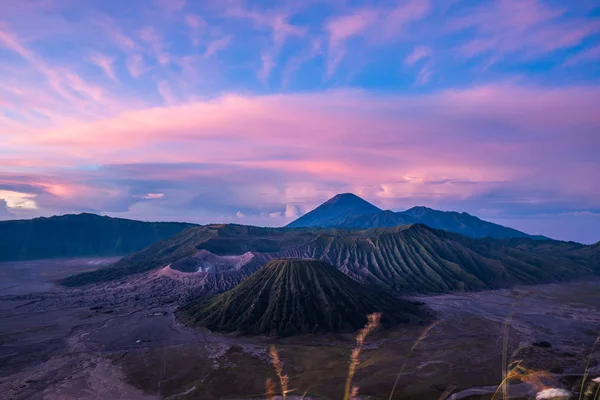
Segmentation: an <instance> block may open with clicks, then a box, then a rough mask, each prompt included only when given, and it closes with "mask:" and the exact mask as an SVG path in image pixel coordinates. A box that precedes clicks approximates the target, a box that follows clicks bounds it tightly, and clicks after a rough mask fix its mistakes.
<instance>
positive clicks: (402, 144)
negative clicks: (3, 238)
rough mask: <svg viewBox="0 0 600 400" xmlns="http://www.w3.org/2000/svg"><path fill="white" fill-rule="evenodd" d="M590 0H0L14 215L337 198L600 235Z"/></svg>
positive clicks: (152, 212) (567, 235)
mask: <svg viewBox="0 0 600 400" xmlns="http://www.w3.org/2000/svg"><path fill="white" fill-rule="evenodd" d="M599 108H600V4H599V3H598V2H597V1H596V0H577V1H572V0H571V1H552V0H489V1H475V0H443V1H442V0H382V1H377V0H373V1H366V0H361V1H353V0H304V1H285V0H280V1H244V0H202V1H192V0H187V1H186V0H128V1H120V0H102V1H100V0H20V1H13V0H0V219H16V218H32V217H36V216H50V215H56V214H65V213H79V212H94V213H98V214H103V215H110V216H116V217H124V218H134V219H141V220H153V221H154V220H172V221H190V222H198V223H210V222H235V223H241V224H254V225H261V226H281V225H284V224H287V223H289V222H291V221H292V220H293V219H295V218H296V217H298V216H299V215H302V214H303V213H306V212H307V211H309V210H311V209H312V208H314V207H315V206H317V205H318V204H320V203H322V202H323V201H325V200H327V199H328V198H330V197H332V196H333V195H335V194H336V193H342V192H353V193H355V194H357V195H359V196H361V197H363V198H365V199H366V200H368V201H370V202H372V203H373V204H375V205H377V206H379V207H381V208H384V209H392V210H398V211H399V210H404V209H407V208H410V207H412V206H415V205H423V206H429V207H432V208H437V209H441V210H455V211H461V212H462V211H465V212H469V213H471V214H474V215H477V216H479V217H480V218H483V219H486V220H489V221H493V222H497V223H501V224H504V225H508V226H511V227H514V228H517V229H521V230H523V231H525V232H528V233H532V234H544V235H547V236H550V237H553V238H557V239H565V240H575V241H580V242H584V243H592V242H597V241H599V240H600V178H599V176H600V112H599V111H598V110H599Z"/></svg>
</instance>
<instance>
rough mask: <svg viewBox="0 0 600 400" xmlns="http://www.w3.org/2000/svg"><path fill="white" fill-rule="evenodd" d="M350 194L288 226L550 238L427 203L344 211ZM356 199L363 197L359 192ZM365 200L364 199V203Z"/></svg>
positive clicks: (324, 205)
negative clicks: (420, 227) (342, 203)
mask: <svg viewBox="0 0 600 400" xmlns="http://www.w3.org/2000/svg"><path fill="white" fill-rule="evenodd" d="M348 195H349V194H347V193H346V194H343V195H336V196H335V197H333V198H331V199H329V200H327V201H326V202H325V203H323V204H322V205H320V206H319V207H317V208H316V209H314V210H313V211H310V212H308V213H307V214H305V215H303V216H302V217H300V218H298V219H297V220H295V221H293V222H291V223H290V224H288V225H287V227H321V228H334V227H335V228H356V229H358V228H360V229H368V228H375V227H388V226H397V225H406V224H416V223H422V224H425V225H427V226H429V227H431V228H434V229H441V230H446V231H449V232H456V233H461V234H464V235H466V236H470V237H474V238H481V237H493V238H499V239H502V238H508V237H527V238H531V239H536V240H546V239H549V238H547V237H544V236H541V235H530V234H527V233H525V232H521V231H518V230H516V229H513V228H509V227H505V226H502V225H499V224H496V223H493V222H489V221H484V220H482V219H480V218H478V217H476V216H473V215H471V214H468V213H466V212H462V213H459V212H455V211H439V210H435V209H432V208H429V207H424V206H414V207H411V208H409V209H408V210H405V211H398V212H395V211H391V210H381V209H379V208H378V207H375V206H373V205H372V204H371V205H372V206H373V207H375V208H376V209H377V211H374V212H370V213H364V212H363V210H365V209H368V208H367V207H365V208H348V207H344V208H343V210H342V211H336V209H335V208H336V204H337V202H336V201H333V200H334V199H336V198H337V197H338V196H348ZM352 196H354V198H355V199H354V201H358V200H356V199H360V200H361V201H362V202H364V203H367V204H370V203H368V202H367V201H366V200H363V199H361V198H360V197H358V196H356V195H352ZM361 204H362V203H361ZM324 210H326V211H327V212H329V213H333V214H334V215H335V216H336V217H335V218H328V217H327V216H326V215H323V214H324Z"/></svg>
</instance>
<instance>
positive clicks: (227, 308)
mask: <svg viewBox="0 0 600 400" xmlns="http://www.w3.org/2000/svg"><path fill="white" fill-rule="evenodd" d="M373 312H382V313H383V318H382V323H383V324H384V325H387V326H391V325H395V324H397V323H403V322H409V321H411V320H415V319H417V318H416V317H417V316H418V314H419V309H418V307H417V306H416V305H415V304H413V303H410V302H407V301H404V300H399V299H396V298H395V297H393V296H392V295H390V294H387V293H385V292H382V291H380V290H376V289H369V288H367V287H365V286H363V285H361V284H360V283H358V282H356V281H354V280H352V279H350V278H349V277H347V276H346V275H344V274H343V273H341V272H339V271H338V270H337V269H336V268H335V267H333V266H331V265H329V264H326V263H324V262H323V261H319V260H310V259H280V260H274V261H271V262H269V263H268V264H267V265H265V266H264V267H262V268H261V269H260V270H259V271H258V272H256V273H255V274H253V275H252V276H251V277H249V278H248V279H246V280H244V281H243V282H242V283H241V284H239V285H238V286H236V287H235V288H233V289H231V290H230V291H228V292H225V293H223V294H220V295H218V296H215V297H213V298H200V299H199V300H196V301H193V302H191V303H190V304H187V305H186V306H184V307H182V308H181V309H180V311H179V313H178V316H179V317H180V319H181V320H182V321H184V322H185V323H187V324H189V325H193V326H204V327H207V328H208V329H210V330H212V331H221V332H239V333H241V334H246V335H260V334H265V335H277V336H290V335H294V334H301V333H319V332H342V331H356V330H357V329H360V328H361V327H362V326H363V325H364V324H365V322H366V316H367V315H368V314H371V313H373Z"/></svg>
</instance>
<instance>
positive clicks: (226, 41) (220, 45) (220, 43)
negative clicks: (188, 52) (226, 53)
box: [204, 36, 232, 57]
mask: <svg viewBox="0 0 600 400" xmlns="http://www.w3.org/2000/svg"><path fill="white" fill-rule="evenodd" d="M231 39H232V38H231V36H223V37H220V38H217V39H214V40H211V41H210V42H209V43H208V45H207V46H206V50H205V51H204V57H212V56H214V55H215V54H217V53H218V52H220V51H222V50H225V49H226V48H227V47H228V46H229V45H230V44H231Z"/></svg>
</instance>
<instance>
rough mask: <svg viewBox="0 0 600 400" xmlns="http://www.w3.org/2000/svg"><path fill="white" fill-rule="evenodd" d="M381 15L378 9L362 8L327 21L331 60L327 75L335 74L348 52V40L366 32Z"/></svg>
mask: <svg viewBox="0 0 600 400" xmlns="http://www.w3.org/2000/svg"><path fill="white" fill-rule="evenodd" d="M379 15H380V14H379V11H378V10H374V9H362V10H356V11H355V12H353V13H351V14H348V15H344V16H339V17H334V18H333V19H331V20H330V21H328V22H327V25H326V28H325V29H326V30H327V33H328V37H329V60H328V64H327V75H328V76H329V77H331V75H333V73H334V72H335V70H336V69H337V66H338V65H339V63H340V62H341V61H342V58H343V57H344V54H345V53H346V48H345V43H346V41H347V40H348V39H351V38H353V37H356V36H360V35H362V34H364V33H365V32H366V30H367V29H369V28H371V27H372V26H373V24H374V23H375V22H376V21H377V19H378V18H379Z"/></svg>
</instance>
